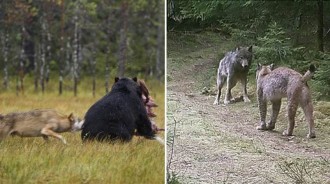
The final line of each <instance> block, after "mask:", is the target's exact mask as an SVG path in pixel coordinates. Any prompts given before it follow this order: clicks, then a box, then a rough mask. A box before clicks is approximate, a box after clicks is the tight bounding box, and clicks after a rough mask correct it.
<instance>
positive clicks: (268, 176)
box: [167, 35, 330, 183]
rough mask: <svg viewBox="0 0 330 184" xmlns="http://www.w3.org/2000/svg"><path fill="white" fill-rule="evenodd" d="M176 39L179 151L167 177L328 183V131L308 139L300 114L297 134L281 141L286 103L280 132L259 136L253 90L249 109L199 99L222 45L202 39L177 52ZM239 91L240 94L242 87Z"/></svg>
mask: <svg viewBox="0 0 330 184" xmlns="http://www.w3.org/2000/svg"><path fill="white" fill-rule="evenodd" d="M173 37H174V36H173ZM175 38H176V37H175ZM199 40H200V42H198V41H199ZM177 41H180V39H179V38H178V39H177V38H176V39H173V40H172V37H171V35H170V36H169V37H168V60H167V66H168V70H167V73H168V83H167V104H168V115H167V116H168V118H167V119H168V122H167V129H168V136H171V135H173V134H174V131H173V130H174V126H176V132H175V137H174V145H173V147H168V148H167V152H168V161H170V173H172V174H175V175H176V176H177V177H178V179H179V181H180V182H181V183H330V146H329V131H328V130H325V131H319V129H320V127H318V126H317V128H316V131H317V138H316V139H313V140H309V139H307V138H306V135H307V128H306V123H305V121H304V119H303V118H302V117H303V116H302V114H301V112H300V113H299V112H298V115H297V118H296V124H297V125H296V127H295V130H294V134H295V136H293V137H284V136H282V135H281V133H282V131H283V130H284V129H285V128H286V126H287V121H286V113H285V105H286V103H285V102H284V103H283V104H282V108H281V112H280V116H279V119H278V123H277V127H276V128H275V131H273V132H261V131H257V130H256V126H257V123H258V118H259V115H258V109H257V103H256V97H255V95H254V87H253V86H249V87H248V91H249V94H250V95H251V101H252V102H251V103H244V102H237V103H234V104H230V105H228V106H223V105H219V106H215V105H213V101H214V98H215V96H214V95H210V94H206V95H205V94H202V93H201V92H202V90H201V89H202V88H203V85H205V86H206V87H207V88H211V91H212V90H213V89H212V88H214V85H213V84H212V83H214V84H215V81H212V80H215V76H214V77H209V76H213V75H215V72H216V68H217V64H215V63H217V61H216V62H215V60H216V58H217V54H218V53H216V52H218V51H219V48H220V49H222V48H221V46H219V45H217V44H212V42H211V43H208V42H207V40H205V39H204V38H203V36H200V37H198V38H196V40H195V41H192V42H194V44H196V45H194V46H191V45H190V44H189V43H186V45H184V44H182V45H180V46H178V47H176V46H175V45H177V44H178V42H177ZM195 42H197V43H195ZM228 47H229V46H228ZM190 48H191V49H190ZM223 49H225V48H223ZM224 52H225V51H223V53H224ZM205 75H206V76H205ZM208 85H209V86H208ZM212 85H213V86H212ZM249 85H254V83H253V82H251V83H249ZM235 88H236V89H235V90H236V93H235V92H234V95H235V94H236V96H237V95H238V94H240V90H241V89H240V85H237V86H236V87H235ZM213 91H214V90H213ZM221 99H222V98H221ZM175 122H176V125H175ZM328 126H329V125H328ZM172 150H173V154H171V151H172Z"/></svg>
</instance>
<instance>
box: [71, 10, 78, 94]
mask: <svg viewBox="0 0 330 184" xmlns="http://www.w3.org/2000/svg"><path fill="white" fill-rule="evenodd" d="M78 29H79V28H78V16H77V15H75V16H74V37H73V57H72V60H73V66H72V72H73V91H74V96H77V85H78V73H77V66H78V57H79V56H78V54H79V53H78V49H79V45H78V44H79V43H78V39H79V35H78Z"/></svg>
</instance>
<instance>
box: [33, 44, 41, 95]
mask: <svg viewBox="0 0 330 184" xmlns="http://www.w3.org/2000/svg"><path fill="white" fill-rule="evenodd" d="M40 49H41V46H40V44H37V48H36V56H35V59H34V91H35V92H37V91H38V88H39V58H40V57H41V56H40V54H41V51H40Z"/></svg>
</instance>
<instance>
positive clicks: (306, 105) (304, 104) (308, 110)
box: [300, 89, 316, 138]
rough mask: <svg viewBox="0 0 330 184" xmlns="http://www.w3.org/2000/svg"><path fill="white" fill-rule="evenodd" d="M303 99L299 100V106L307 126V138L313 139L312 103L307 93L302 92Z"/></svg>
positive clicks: (305, 91)
mask: <svg viewBox="0 0 330 184" xmlns="http://www.w3.org/2000/svg"><path fill="white" fill-rule="evenodd" d="M302 94H303V95H302V96H303V98H301V102H300V106H301V108H302V109H303V111H304V114H305V119H306V121H307V125H308V134H307V138H315V137H316V135H315V124H314V118H313V103H312V100H311V95H310V93H309V91H307V90H305V89H304V90H303V93H302Z"/></svg>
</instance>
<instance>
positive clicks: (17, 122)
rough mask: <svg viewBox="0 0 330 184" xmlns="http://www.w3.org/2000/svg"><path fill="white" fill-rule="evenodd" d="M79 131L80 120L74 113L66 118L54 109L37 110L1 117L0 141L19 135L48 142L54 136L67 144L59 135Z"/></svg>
mask: <svg viewBox="0 0 330 184" xmlns="http://www.w3.org/2000/svg"><path fill="white" fill-rule="evenodd" d="M78 130H80V126H79V120H78V119H76V118H75V117H74V116H73V114H72V113H71V114H70V115H69V116H65V115H61V114H59V113H58V112H56V111H55V110H52V109H36V110H31V111H27V112H13V113H9V114H6V115H0V140H3V139H5V138H6V137H7V136H9V135H18V136H21V137H43V138H44V139H45V140H46V141H47V140H48V136H52V137H55V138H58V139H60V140H61V141H62V142H63V143H64V144H66V143H67V142H66V140H65V139H64V138H63V137H62V136H61V135H59V134H58V133H62V132H68V131H78Z"/></svg>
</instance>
